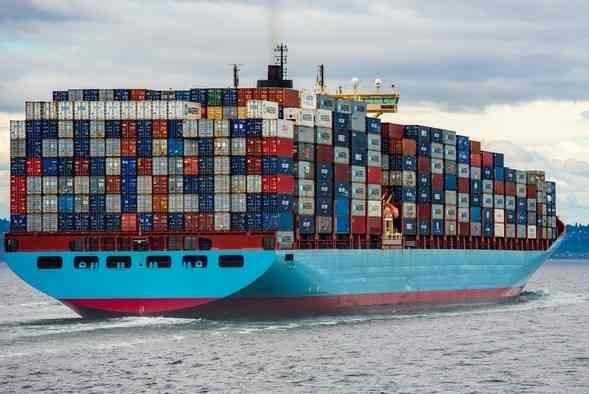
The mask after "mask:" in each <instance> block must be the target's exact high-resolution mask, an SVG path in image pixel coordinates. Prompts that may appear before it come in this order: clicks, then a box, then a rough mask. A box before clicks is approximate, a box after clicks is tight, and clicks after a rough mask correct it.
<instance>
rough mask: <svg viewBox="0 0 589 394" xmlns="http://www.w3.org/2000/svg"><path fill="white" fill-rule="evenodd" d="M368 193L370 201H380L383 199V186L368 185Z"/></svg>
mask: <svg viewBox="0 0 589 394" xmlns="http://www.w3.org/2000/svg"><path fill="white" fill-rule="evenodd" d="M366 193H367V199H368V200H375V201H376V200H378V201H380V200H381V199H382V186H381V185H377V184H368V187H367V188H366Z"/></svg>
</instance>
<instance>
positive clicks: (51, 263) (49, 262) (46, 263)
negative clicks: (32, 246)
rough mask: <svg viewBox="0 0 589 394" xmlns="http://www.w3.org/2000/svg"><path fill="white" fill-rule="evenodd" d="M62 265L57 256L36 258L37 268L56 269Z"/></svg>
mask: <svg viewBox="0 0 589 394" xmlns="http://www.w3.org/2000/svg"><path fill="white" fill-rule="evenodd" d="M62 266H63V261H62V259H61V257H59V256H45V257H39V258H38V259H37V268H38V269H40V270H58V269H61V267H62Z"/></svg>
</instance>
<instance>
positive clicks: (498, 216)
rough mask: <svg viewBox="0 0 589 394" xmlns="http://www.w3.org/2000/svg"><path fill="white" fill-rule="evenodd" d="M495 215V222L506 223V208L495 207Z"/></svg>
mask: <svg viewBox="0 0 589 394" xmlns="http://www.w3.org/2000/svg"><path fill="white" fill-rule="evenodd" d="M493 216H494V220H495V223H505V210H503V209H495V210H494V215H493Z"/></svg>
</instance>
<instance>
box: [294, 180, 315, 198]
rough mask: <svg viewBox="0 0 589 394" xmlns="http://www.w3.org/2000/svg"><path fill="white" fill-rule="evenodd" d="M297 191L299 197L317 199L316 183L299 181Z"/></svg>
mask: <svg viewBox="0 0 589 394" xmlns="http://www.w3.org/2000/svg"><path fill="white" fill-rule="evenodd" d="M297 191H298V196H299V197H315V181H312V180H309V179H299V180H298V181H297Z"/></svg>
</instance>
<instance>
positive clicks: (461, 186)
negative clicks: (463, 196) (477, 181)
mask: <svg viewBox="0 0 589 394" xmlns="http://www.w3.org/2000/svg"><path fill="white" fill-rule="evenodd" d="M469 190H470V179H469V178H458V193H468V192H469Z"/></svg>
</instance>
